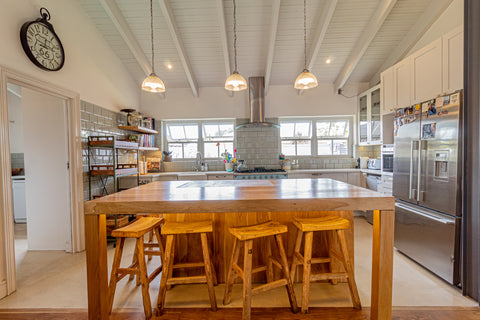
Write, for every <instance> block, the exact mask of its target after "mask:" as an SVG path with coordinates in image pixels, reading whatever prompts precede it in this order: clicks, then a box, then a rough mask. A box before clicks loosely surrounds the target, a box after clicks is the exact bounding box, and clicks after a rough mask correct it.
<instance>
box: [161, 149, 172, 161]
mask: <svg viewBox="0 0 480 320" xmlns="http://www.w3.org/2000/svg"><path fill="white" fill-rule="evenodd" d="M172 160H173V157H172V151H163V161H165V162H172Z"/></svg>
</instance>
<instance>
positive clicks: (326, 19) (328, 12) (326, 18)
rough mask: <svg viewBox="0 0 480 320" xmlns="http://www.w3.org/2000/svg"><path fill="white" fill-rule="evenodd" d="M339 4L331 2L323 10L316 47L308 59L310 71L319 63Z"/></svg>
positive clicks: (316, 35)
mask: <svg viewBox="0 0 480 320" xmlns="http://www.w3.org/2000/svg"><path fill="white" fill-rule="evenodd" d="M337 2H338V0H329V1H328V2H326V3H325V5H324V7H323V8H322V15H321V17H320V22H319V24H318V27H317V31H316V33H315V40H314V45H313V46H312V48H313V49H312V50H311V52H310V54H309V55H308V57H307V61H308V64H307V69H308V70H310V71H312V69H313V66H314V65H315V62H316V61H317V57H318V53H319V52H320V47H321V46H322V43H323V39H325V34H326V33H327V29H328V26H329V25H330V21H331V20H332V17H333V13H334V12H335V8H336V7H337ZM302 93H303V90H299V91H298V94H299V95H301V94H302Z"/></svg>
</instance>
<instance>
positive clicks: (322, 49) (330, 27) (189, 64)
mask: <svg viewBox="0 0 480 320" xmlns="http://www.w3.org/2000/svg"><path fill="white" fill-rule="evenodd" d="M78 1H79V2H80V4H81V5H82V7H83V8H84V9H85V12H86V13H87V15H88V16H89V17H90V18H91V19H92V21H93V22H94V24H95V25H96V26H97V28H98V30H99V31H100V33H101V34H102V35H103V36H104V38H105V40H106V41H107V42H108V43H109V45H110V46H111V47H112V48H113V50H114V51H115V52H116V53H117V55H118V57H119V58H120V60H121V61H122V62H123V63H124V64H125V66H126V67H127V68H128V70H130V72H131V74H132V77H133V78H134V79H135V80H136V81H137V82H138V83H141V81H143V79H144V78H145V75H146V70H145V67H142V63H141V61H142V59H143V61H144V64H147V67H149V65H151V48H150V12H149V9H150V2H149V0H78ZM276 1H280V9H279V14H278V24H277V25H276V26H277V28H276V36H275V38H274V41H273V42H272V41H270V40H271V39H270V37H271V35H272V22H274V21H275V20H273V21H272V10H273V8H274V4H275V2H276ZM433 1H440V2H442V3H443V6H442V9H444V8H445V7H446V6H445V4H448V3H450V2H451V0H397V1H395V0H307V56H308V58H309V59H310V58H311V57H313V60H312V63H311V64H310V60H309V61H307V63H309V64H310V65H311V69H312V70H311V71H312V72H313V73H314V74H315V75H316V76H317V78H318V81H319V82H323V83H334V82H335V81H336V80H337V78H338V77H339V75H340V74H341V73H342V69H344V68H345V64H346V63H348V61H350V60H351V58H352V56H353V57H355V56H356V54H357V53H356V52H355V49H356V48H358V43H357V41H358V39H359V38H361V36H362V34H363V33H365V32H366V30H368V27H369V24H371V23H372V17H373V16H374V14H375V12H376V10H377V8H378V7H380V6H381V5H382V4H383V3H391V4H392V5H393V7H392V8H391V10H389V11H388V13H387V14H386V17H385V19H384V21H383V23H382V24H381V26H380V27H379V28H378V31H377V32H376V33H374V34H372V36H373V40H372V41H371V42H370V43H368V46H367V49H366V50H365V52H364V54H361V55H357V56H358V57H359V59H360V60H358V63H357V64H356V66H355V67H354V68H353V71H352V72H351V73H350V74H349V76H348V79H347V83H348V82H368V81H370V80H371V79H372V77H374V76H375V74H377V73H378V71H379V69H380V68H381V67H382V65H383V64H384V63H385V62H386V61H387V59H389V57H390V59H391V56H392V50H394V49H395V47H396V46H397V44H398V43H399V42H401V41H402V39H407V38H408V37H407V35H408V34H411V33H412V30H411V28H412V26H414V25H415V23H416V22H417V21H418V20H419V19H421V18H422V17H423V16H422V14H424V12H425V10H427V9H429V8H431V7H432V4H433ZM109 2H110V3H113V4H114V5H115V6H118V8H119V9H120V10H119V12H120V14H121V15H122V19H124V20H125V21H126V27H127V28H128V29H129V30H130V31H131V34H133V38H134V42H137V43H138V45H139V46H140V48H141V51H143V52H141V54H142V55H143V58H142V59H140V62H139V59H138V54H137V55H135V54H134V53H133V52H132V50H131V45H129V43H127V42H128V40H127V41H126V40H125V37H124V36H123V37H122V34H121V32H120V31H119V29H118V27H117V26H116V24H115V23H114V22H113V21H112V18H111V15H110V16H109V13H108V12H106V10H105V3H109ZM163 3H165V5H164V6H163V8H162V6H161V4H163ZM222 5H223V12H224V19H225V26H226V36H227V43H228V48H227V49H228V53H227V56H228V57H229V62H230V69H231V70H230V71H232V70H233V68H234V66H233V63H234V56H233V17H232V15H233V4H232V1H231V0H153V7H154V33H155V71H156V73H157V75H158V76H159V77H160V78H162V80H163V81H164V82H165V85H166V86H167V90H168V88H188V87H191V88H192V90H193V92H194V94H195V86H198V87H223V85H224V82H225V79H226V74H228V72H229V70H227V69H226V67H225V55H224V49H223V46H222V28H223V26H222V24H221V22H220V19H219V6H222ZM165 6H166V7H169V8H170V12H171V16H170V18H171V22H172V23H173V24H174V27H175V30H174V31H176V34H175V35H176V37H177V40H178V42H177V44H176V43H175V41H174V36H173V34H172V30H170V28H169V24H168V19H167V18H166V17H167V16H168V15H167V14H166V12H165ZM328 8H332V9H334V10H333V11H332V13H333V14H332V15H331V16H329V17H328V16H327V19H326V14H325V11H326V10H327V11H328ZM220 9H221V8H220ZM220 12H221V11H220ZM274 12H275V11H274ZM325 20H326V21H327V23H325ZM324 24H325V28H324V34H323V37H319V34H320V31H321V30H322V25H324ZM170 26H171V25H170ZM273 30H275V28H274V29H273ZM409 32H410V33H409ZM273 34H275V33H273ZM237 36H238V43H237V47H238V70H239V72H240V74H242V75H243V76H244V77H245V78H247V77H249V76H259V75H260V76H263V75H265V73H266V68H267V65H268V63H267V61H268V52H269V43H272V44H273V47H272V48H273V56H272V60H271V78H270V84H271V85H292V86H293V82H294V80H295V78H296V77H297V75H298V74H299V73H300V72H301V71H302V69H303V65H304V51H303V1H301V0H237ZM319 39H320V40H319ZM407 40H408V39H407ZM178 43H179V44H180V47H181V49H180V51H179V45H178ZM316 44H319V47H318V48H319V49H318V52H317V53H316V54H314V53H313V52H314V46H315V45H316ZM182 50H183V51H182ZM182 56H183V57H184V58H185V59H184V60H183V62H182ZM328 58H329V59H331V63H330V64H326V63H325V60H326V59H328ZM400 58H401V57H400ZM168 64H171V65H172V66H173V68H172V70H169V69H168V68H167V65H168ZM184 66H185V67H184Z"/></svg>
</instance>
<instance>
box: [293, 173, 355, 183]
mask: <svg viewBox="0 0 480 320" xmlns="http://www.w3.org/2000/svg"><path fill="white" fill-rule="evenodd" d="M288 177H289V178H290V179H317V178H329V179H333V180H337V181H342V182H348V175H347V173H346V172H308V173H307V172H292V173H290V172H289V173H288Z"/></svg>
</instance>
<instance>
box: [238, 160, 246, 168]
mask: <svg viewBox="0 0 480 320" xmlns="http://www.w3.org/2000/svg"><path fill="white" fill-rule="evenodd" d="M237 171H248V168H247V165H246V164H245V160H238V165H237Z"/></svg>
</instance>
